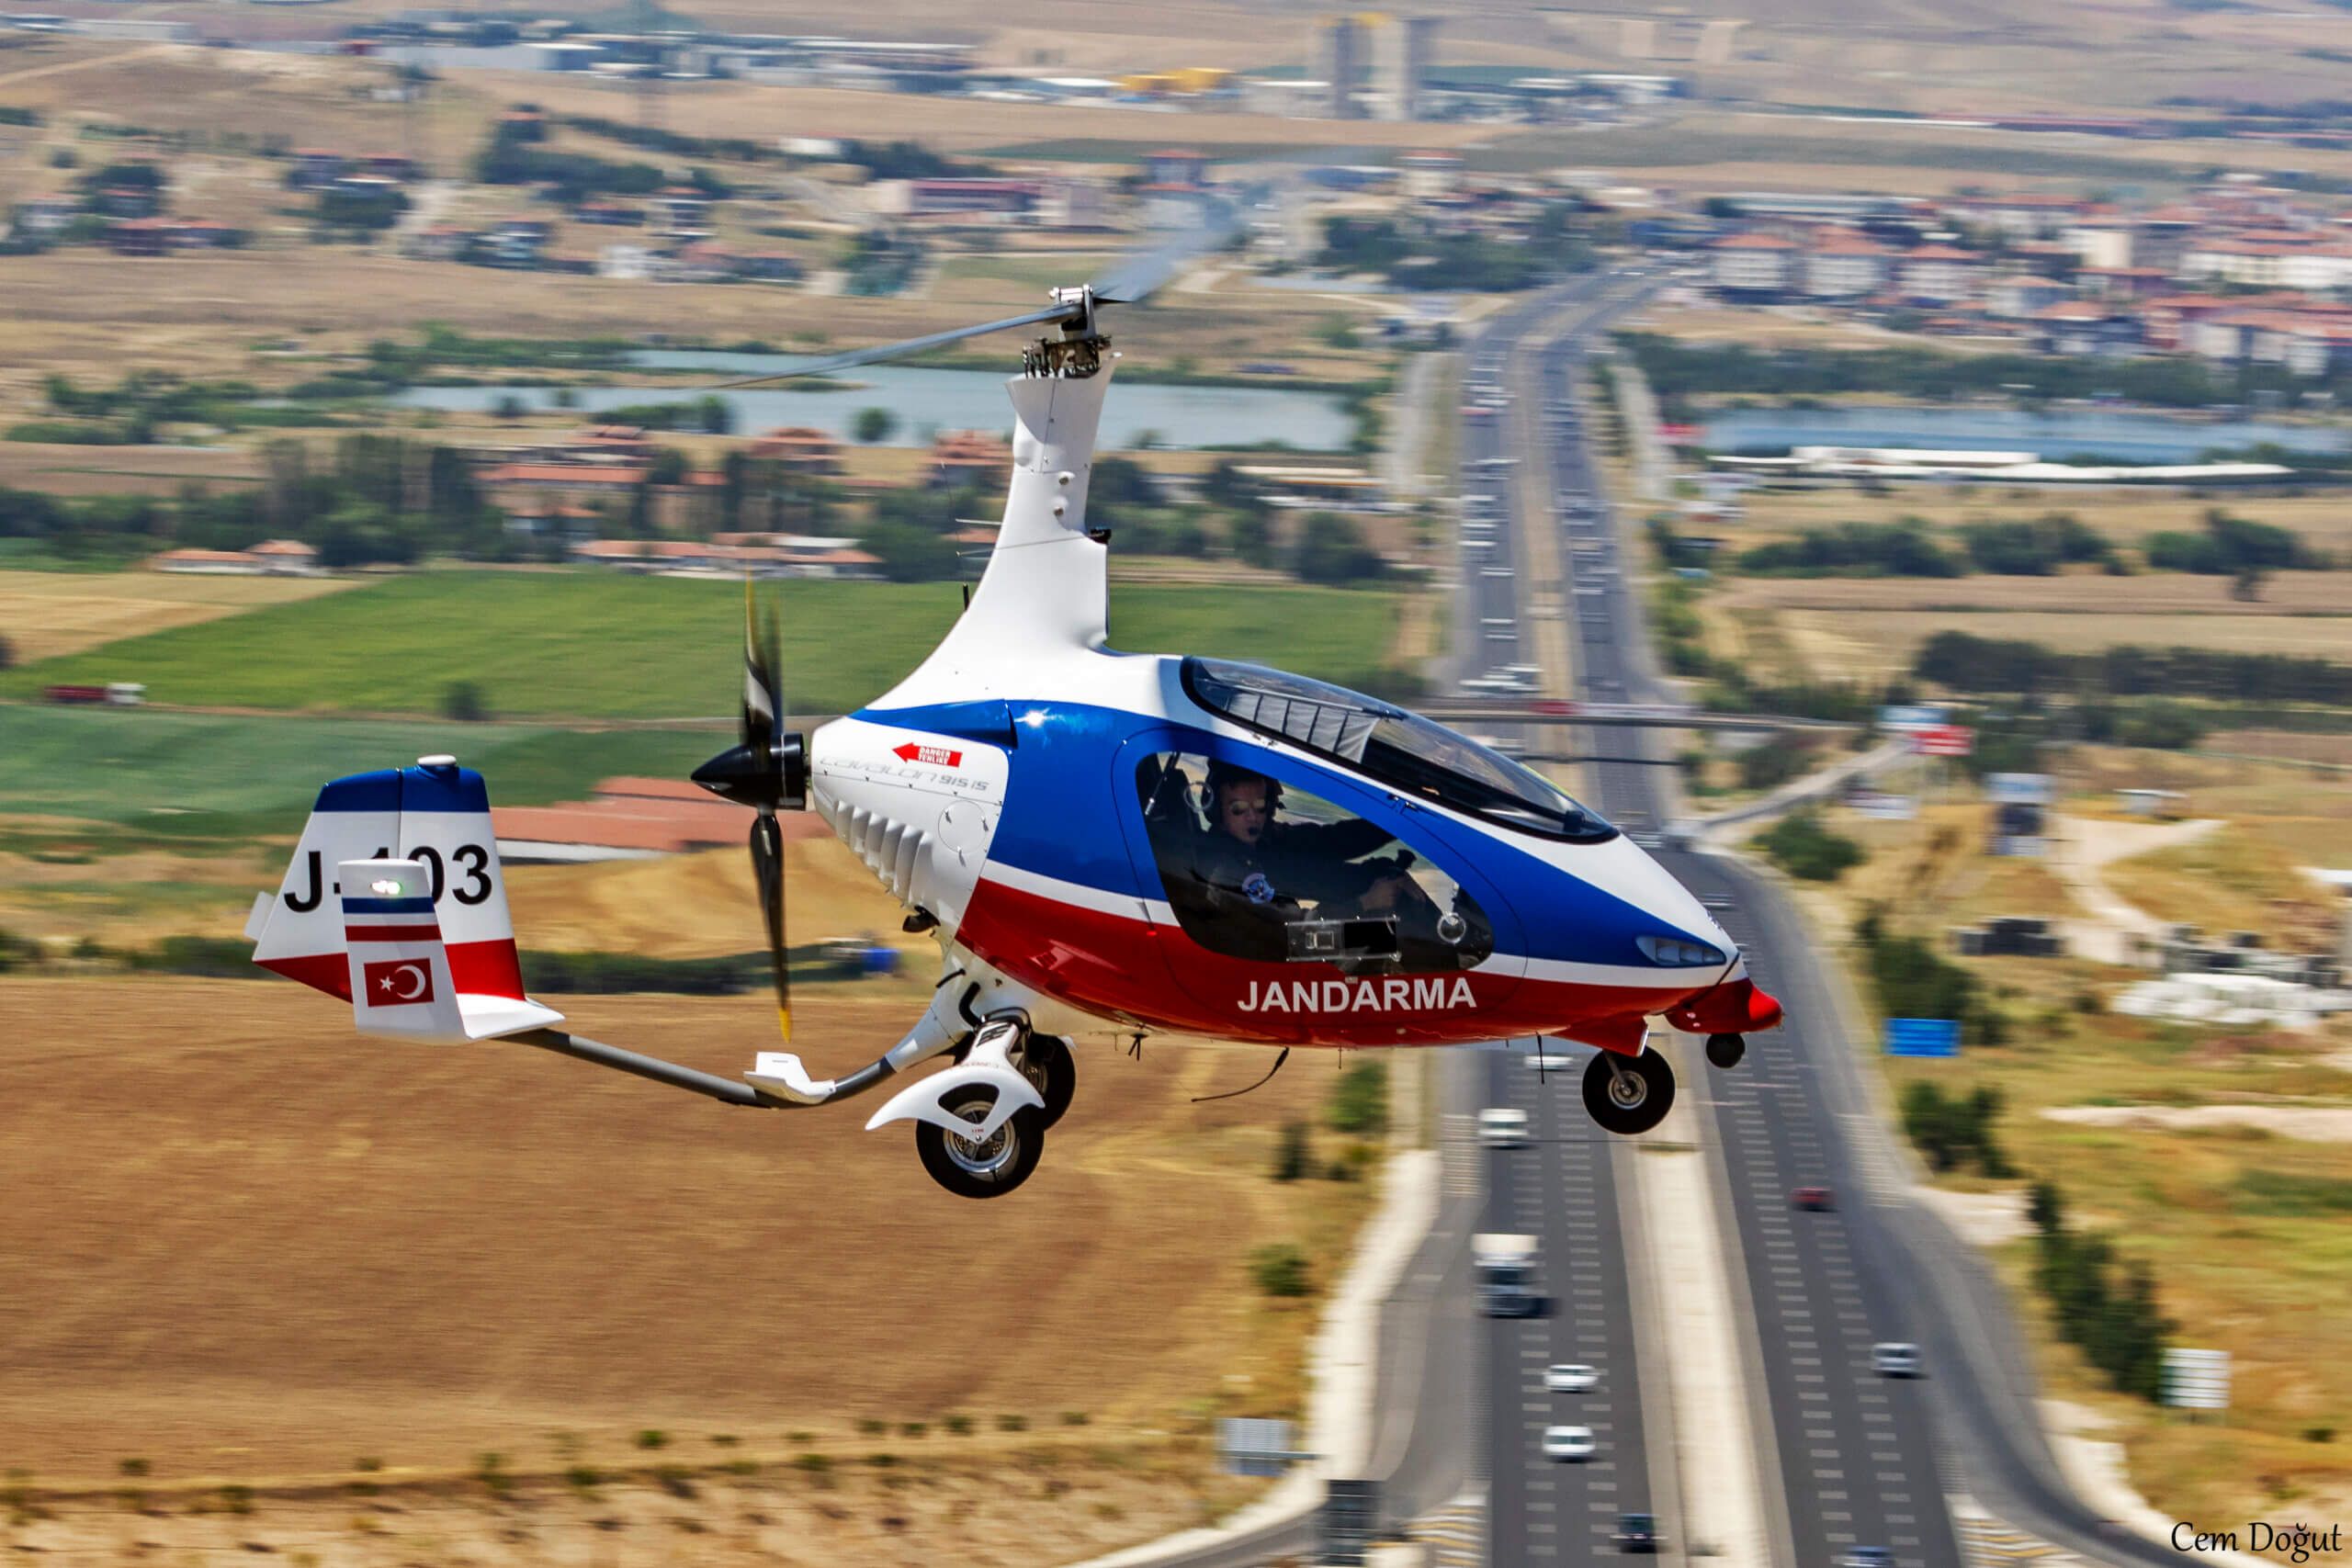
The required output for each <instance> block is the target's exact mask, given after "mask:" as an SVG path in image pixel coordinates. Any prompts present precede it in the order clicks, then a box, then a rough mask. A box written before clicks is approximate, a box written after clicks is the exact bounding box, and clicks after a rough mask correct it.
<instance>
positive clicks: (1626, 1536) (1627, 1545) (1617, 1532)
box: [1609, 1514, 1658, 1551]
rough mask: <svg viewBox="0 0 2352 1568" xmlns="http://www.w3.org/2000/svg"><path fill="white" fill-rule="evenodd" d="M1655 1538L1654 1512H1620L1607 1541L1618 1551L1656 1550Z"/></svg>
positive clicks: (1655, 1517)
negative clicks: (1615, 1526)
mask: <svg viewBox="0 0 2352 1568" xmlns="http://www.w3.org/2000/svg"><path fill="white" fill-rule="evenodd" d="M1657 1539H1658V1538H1657V1515H1656V1514H1620V1515H1618V1516H1617V1528H1616V1529H1614V1530H1613V1531H1611V1533H1610V1537H1609V1541H1610V1544H1611V1545H1612V1546H1614V1547H1615V1548H1616V1549H1617V1550H1618V1551H1657Z"/></svg>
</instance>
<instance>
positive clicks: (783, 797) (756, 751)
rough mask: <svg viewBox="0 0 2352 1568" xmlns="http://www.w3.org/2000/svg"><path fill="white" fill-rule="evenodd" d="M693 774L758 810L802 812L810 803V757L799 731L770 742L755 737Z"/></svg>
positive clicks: (699, 781) (718, 791)
mask: <svg viewBox="0 0 2352 1568" xmlns="http://www.w3.org/2000/svg"><path fill="white" fill-rule="evenodd" d="M693 777H694V781H695V783H696V784H700V785H702V787H703V788H705V789H707V790H708V791H710V793H711V794H713V795H717V796H718V797H719V798H720V799H721V800H731V801H733V802H734V803H735V804H736V805H738V806H748V807H752V809H753V810H755V811H800V810H804V809H806V808H807V807H808V805H809V758H808V752H807V750H806V748H805V747H804V746H803V744H802V738H801V736H800V733H799V732H798V731H797V730H787V731H786V732H785V733H783V734H781V735H778V736H777V737H776V738H775V740H774V741H773V742H772V743H770V744H767V745H762V744H761V743H760V742H759V740H758V739H752V740H746V741H744V742H743V743H742V744H741V745H737V746H730V747H729V748H728V749H727V750H724V751H721V752H720V753H719V754H718V756H716V757H713V758H712V759H711V760H710V761H707V762H705V763H704V764H703V765H702V766H701V767H699V768H696V769H695V771H694V775H693Z"/></svg>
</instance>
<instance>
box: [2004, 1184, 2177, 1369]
mask: <svg viewBox="0 0 2352 1568" xmlns="http://www.w3.org/2000/svg"><path fill="white" fill-rule="evenodd" d="M2026 1216H2027V1218H2028V1219H2030V1220H2031V1221H2032V1223H2033V1230H2034V1242H2035V1247H2034V1251H2035V1258H2034V1268H2033V1282H2034V1285H2035V1288H2036V1289H2038V1290H2040V1291H2041V1294H2042V1296H2043V1297H2044V1299H2046V1300H2047V1301H2048V1302H2049V1303H2050V1309H2051V1313H2052V1316H2053V1317H2054V1318H2055V1319H2056V1322H2057V1328H2058V1335H2059V1337H2061V1338H2062V1339H2064V1340H2065V1341H2066V1342H2067V1343H2068V1344H2071V1345H2075V1346H2077V1347H2079V1348H2081V1350H2082V1352H2083V1354H2084V1356H2085V1357H2086V1359H2088V1360H2089V1361H2090V1363H2091V1365H2093V1366H2094V1367H2097V1368H2098V1370H2099V1371H2102V1372H2104V1373H2106V1374H2107V1381H2108V1382H2109V1384H2110V1385H2112V1386H2113V1387H2114V1388H2115V1389H2116V1390H2117V1391H2118V1392H2120V1393H2130V1394H2136V1395H2138V1396H2139V1397H2140V1398H2142V1399H2147V1400H2153V1399H2155V1398H2157V1397H2158V1396H2159V1395H2160V1394H2161V1393H2162V1392H2163V1389H2164V1367H2165V1341H2166V1340H2167V1339H2168V1338H2170V1337H2171V1335H2172V1330H2173V1324H2172V1323H2171V1321H2170V1320H2169V1319H2167V1318H2166V1317H2165V1314H2164V1311H2163V1309H2162V1308H2161V1307H2160V1306H2159V1305H2158V1303H2157V1302H2156V1281H2155V1277H2154V1275H2153V1274H2152V1273H2150V1272H2149V1269H2148V1266H2147V1265H2146V1264H2145V1263H2143V1262H2141V1261H2140V1260H2138V1259H2136V1258H2134V1259H2132V1260H2131V1261H2130V1262H2128V1263H2127V1262H2124V1261H2123V1260H2121V1259H2120V1258H2117V1257H2116V1255H2115V1244H2114V1243H2113V1242H2112V1241H2111V1240H2109V1238H2108V1237H2106V1236H2104V1235H2093V1234H2085V1233H2083V1232H2080V1231H2076V1230H2075V1229H2074V1228H2072V1227H2071V1226H2070V1225H2069V1224H2067V1223H2066V1201H2065V1195H2064V1193H2063V1192H2062V1191H2060V1190H2059V1189H2058V1187H2057V1185H2056V1184H2055V1183H2054V1182H2050V1181H2037V1182H2035V1183H2034V1184H2033V1190H2032V1192H2031V1194H2030V1197H2029V1199H2028V1201H2027V1204H2026Z"/></svg>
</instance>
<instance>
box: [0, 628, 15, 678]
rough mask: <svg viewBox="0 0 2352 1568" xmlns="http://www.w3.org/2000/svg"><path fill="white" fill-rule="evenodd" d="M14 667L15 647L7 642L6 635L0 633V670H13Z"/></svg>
mask: <svg viewBox="0 0 2352 1568" xmlns="http://www.w3.org/2000/svg"><path fill="white" fill-rule="evenodd" d="M16 667H17V645H16V644H15V643H13V642H10V641H9V640H8V638H7V636H6V634H5V633H0V670H14V669H15V668H16Z"/></svg>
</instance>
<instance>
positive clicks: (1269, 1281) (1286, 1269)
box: [1250, 1241, 1311, 1296]
mask: <svg viewBox="0 0 2352 1568" xmlns="http://www.w3.org/2000/svg"><path fill="white" fill-rule="evenodd" d="M1250 1279H1251V1280H1254V1281H1256V1283H1257V1286H1258V1289H1260V1290H1261V1291H1263V1292H1265V1293H1266V1294H1268V1295H1270V1296H1303V1295H1305V1294H1306V1293H1307V1291H1308V1290H1309V1289H1310V1288H1311V1287H1310V1285H1309V1283H1308V1280H1307V1272H1306V1254H1305V1253H1304V1252H1301V1251H1300V1250H1299V1249H1298V1248H1297V1247H1293V1246H1292V1245H1291V1244H1290V1243H1288V1242H1283V1241H1278V1242H1272V1243H1270V1244H1269V1245H1267V1246H1265V1247H1260V1248H1258V1249H1257V1250H1256V1251H1255V1252H1252V1253H1251V1254H1250Z"/></svg>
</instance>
